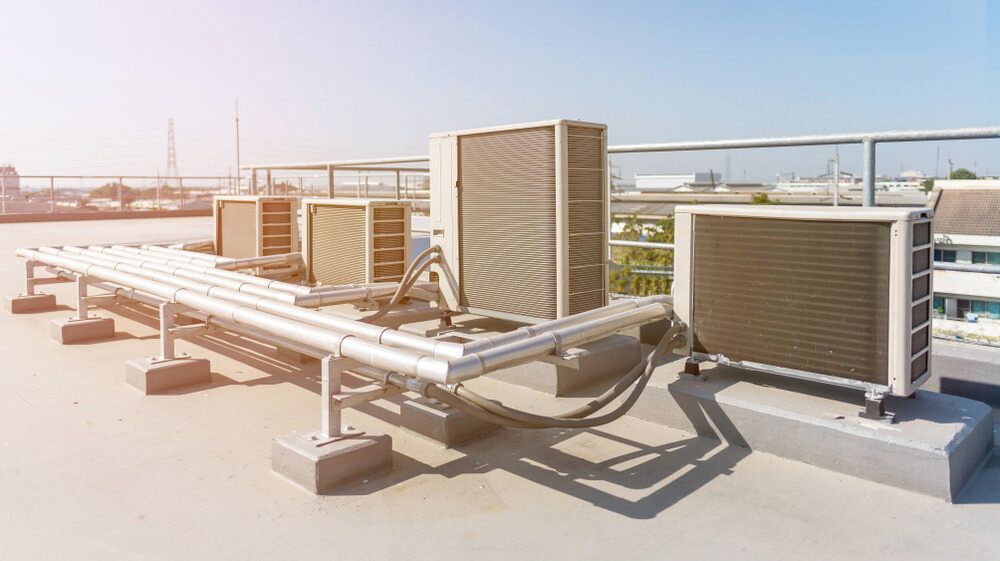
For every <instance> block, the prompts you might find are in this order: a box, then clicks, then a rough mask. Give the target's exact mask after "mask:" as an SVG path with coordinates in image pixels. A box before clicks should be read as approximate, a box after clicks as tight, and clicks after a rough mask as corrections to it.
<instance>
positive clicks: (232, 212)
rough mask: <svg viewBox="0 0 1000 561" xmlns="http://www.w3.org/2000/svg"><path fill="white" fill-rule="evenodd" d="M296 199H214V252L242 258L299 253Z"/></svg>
mask: <svg viewBox="0 0 1000 561" xmlns="http://www.w3.org/2000/svg"><path fill="white" fill-rule="evenodd" d="M298 207H299V201H298V199H297V198H296V197H279V196H267V195H252V196H247V195H242V196H241V195H233V196H218V197H215V202H214V213H215V252H216V253H217V254H218V255H221V256H223V257H232V258H234V259H241V258H246V257H262V256H265V255H279V254H282V253H293V252H296V251H299V228H298V221H297V213H298Z"/></svg>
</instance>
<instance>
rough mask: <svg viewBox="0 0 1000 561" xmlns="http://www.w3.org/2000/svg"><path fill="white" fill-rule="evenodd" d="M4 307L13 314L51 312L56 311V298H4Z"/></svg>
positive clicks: (25, 296)
mask: <svg viewBox="0 0 1000 561" xmlns="http://www.w3.org/2000/svg"><path fill="white" fill-rule="evenodd" d="M3 307H4V309H5V310H7V311H8V312H10V313H12V314H29V313H32V312H50V311H52V310H54V309H56V296H55V294H31V295H27V294H22V295H20V296H4V299H3Z"/></svg>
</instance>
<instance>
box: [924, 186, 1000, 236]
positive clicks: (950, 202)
mask: <svg viewBox="0 0 1000 561" xmlns="http://www.w3.org/2000/svg"><path fill="white" fill-rule="evenodd" d="M934 231H935V232H936V233H938V234H958V235H970V236H1000V189H943V190H941V191H940V192H939V193H938V196H937V203H936V204H935V205H934Z"/></svg>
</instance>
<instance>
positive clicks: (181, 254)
mask: <svg viewBox="0 0 1000 561" xmlns="http://www.w3.org/2000/svg"><path fill="white" fill-rule="evenodd" d="M138 249H142V250H145V251H151V252H153V253H162V254H164V255H169V256H173V257H174V258H175V259H191V260H194V261H209V262H211V263H225V262H228V261H232V258H231V257H222V256H221V255H212V254H209V253H201V252H199V251H188V250H186V249H174V248H170V247H163V246H159V245H151V244H142V245H140V246H139V248H138Z"/></svg>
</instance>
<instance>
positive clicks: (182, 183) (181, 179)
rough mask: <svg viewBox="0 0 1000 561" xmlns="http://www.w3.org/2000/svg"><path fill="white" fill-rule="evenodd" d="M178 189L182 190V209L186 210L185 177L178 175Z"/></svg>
mask: <svg viewBox="0 0 1000 561" xmlns="http://www.w3.org/2000/svg"><path fill="white" fill-rule="evenodd" d="M177 190H178V191H180V194H181V210H184V178H183V177H178V178H177Z"/></svg>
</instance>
